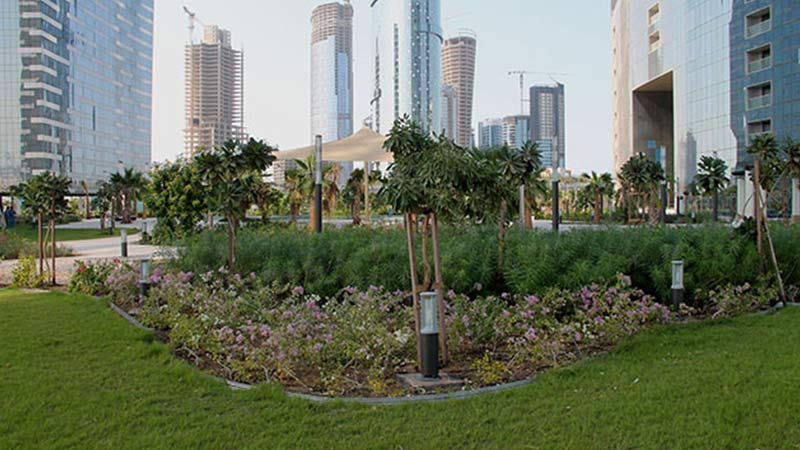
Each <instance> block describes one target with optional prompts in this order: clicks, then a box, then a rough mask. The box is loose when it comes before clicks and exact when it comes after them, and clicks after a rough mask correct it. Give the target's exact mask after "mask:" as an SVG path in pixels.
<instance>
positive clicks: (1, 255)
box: [0, 232, 36, 260]
mask: <svg viewBox="0 0 800 450" xmlns="http://www.w3.org/2000/svg"><path fill="white" fill-rule="evenodd" d="M35 254H36V244H35V243H33V242H30V241H27V240H25V239H22V238H21V237H19V236H17V235H16V234H14V233H10V232H0V260H3V259H17V258H19V257H20V256H25V255H35Z"/></svg>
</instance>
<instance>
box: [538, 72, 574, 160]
mask: <svg viewBox="0 0 800 450" xmlns="http://www.w3.org/2000/svg"><path fill="white" fill-rule="evenodd" d="M530 99H531V116H530V117H531V122H530V127H531V134H530V139H531V141H532V142H538V141H543V140H549V141H551V142H552V146H551V151H552V152H553V153H552V154H551V155H545V154H543V155H542V156H543V157H545V158H547V159H548V160H550V161H557V165H558V167H559V168H562V169H564V168H566V166H567V139H566V137H567V135H566V115H565V104H564V85H563V84H561V83H558V84H556V85H555V86H533V87H531V91H530ZM556 155H557V156H556Z"/></svg>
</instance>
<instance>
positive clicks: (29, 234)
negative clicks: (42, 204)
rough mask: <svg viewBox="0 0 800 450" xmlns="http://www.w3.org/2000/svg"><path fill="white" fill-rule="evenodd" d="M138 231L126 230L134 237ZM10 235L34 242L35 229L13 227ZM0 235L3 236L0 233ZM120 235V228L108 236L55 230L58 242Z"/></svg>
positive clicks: (91, 231)
mask: <svg viewBox="0 0 800 450" xmlns="http://www.w3.org/2000/svg"><path fill="white" fill-rule="evenodd" d="M138 232H139V230H138V229H135V228H134V229H128V236H131V235H134V234H136V233H138ZM6 233H9V234H10V235H13V236H16V237H20V238H22V239H25V240H27V241H32V242H36V237H37V236H36V234H37V231H36V228H32V227H31V226H25V225H23V226H18V227H15V228H14V230H13V231H11V232H6ZM0 234H3V233H2V232H0ZM119 235H120V228H115V229H114V234H113V235H109V234H108V230H105V231H101V230H92V229H88V230H86V229H61V228H59V229H57V230H56V239H57V240H58V242H67V241H83V240H88V239H103V238H108V237H113V236H119Z"/></svg>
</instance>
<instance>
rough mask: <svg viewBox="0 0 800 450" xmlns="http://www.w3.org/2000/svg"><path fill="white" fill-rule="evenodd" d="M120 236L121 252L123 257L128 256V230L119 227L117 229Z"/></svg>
mask: <svg viewBox="0 0 800 450" xmlns="http://www.w3.org/2000/svg"><path fill="white" fill-rule="evenodd" d="M119 236H120V246H121V253H122V257H123V258H127V257H128V230H126V229H124V228H123V229H121V230H120V231H119Z"/></svg>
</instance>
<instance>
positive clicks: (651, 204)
mask: <svg viewBox="0 0 800 450" xmlns="http://www.w3.org/2000/svg"><path fill="white" fill-rule="evenodd" d="M656 197H657V196H656V193H655V192H654V189H650V192H649V193H648V195H647V203H648V209H649V210H650V212H649V213H648V216H649V217H648V218H649V219H650V225H653V226H657V225H658V223H659V222H660V221H661V218H660V217H659V214H658V204H657V202H656Z"/></svg>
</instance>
